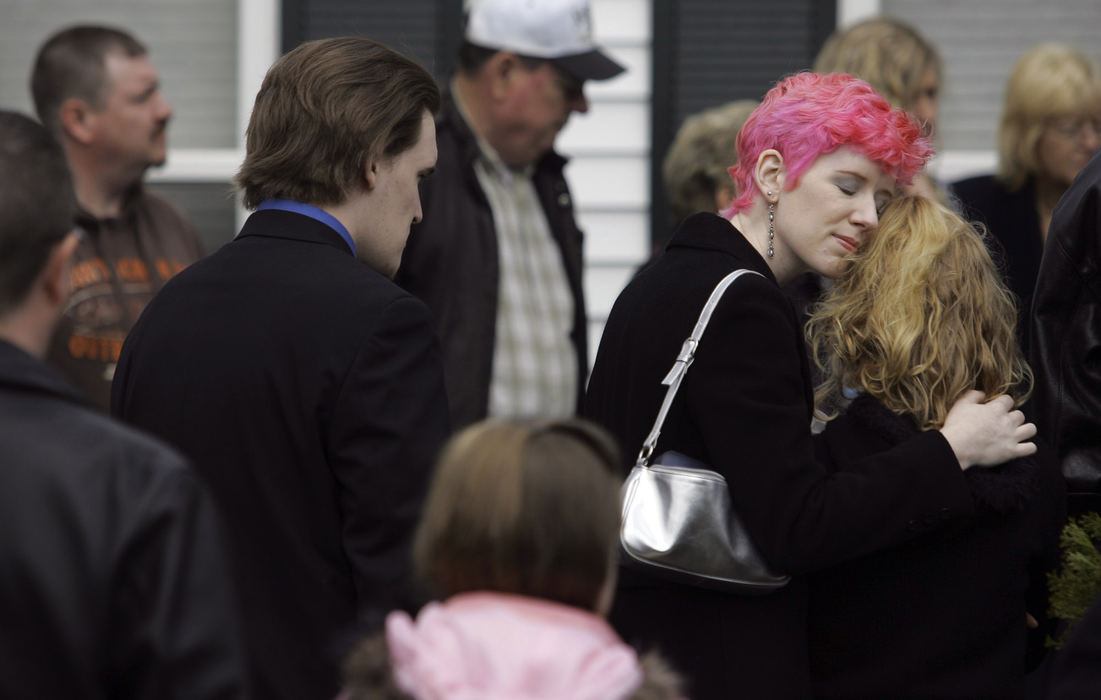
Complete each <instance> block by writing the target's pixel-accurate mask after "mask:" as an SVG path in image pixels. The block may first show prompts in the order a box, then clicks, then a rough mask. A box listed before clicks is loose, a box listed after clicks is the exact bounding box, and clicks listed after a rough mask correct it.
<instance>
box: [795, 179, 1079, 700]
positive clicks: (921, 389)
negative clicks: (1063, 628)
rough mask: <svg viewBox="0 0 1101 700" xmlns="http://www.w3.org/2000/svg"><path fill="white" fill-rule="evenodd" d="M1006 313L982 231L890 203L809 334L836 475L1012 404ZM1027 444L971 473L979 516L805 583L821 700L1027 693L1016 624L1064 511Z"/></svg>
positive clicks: (940, 210)
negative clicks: (1005, 399) (998, 402)
mask: <svg viewBox="0 0 1101 700" xmlns="http://www.w3.org/2000/svg"><path fill="white" fill-rule="evenodd" d="M1016 318H1017V313H1016V309H1015V307H1014V303H1013V299H1012V297H1011V296H1010V294H1009V292H1008V290H1006V288H1005V286H1004V285H1003V284H1002V282H1001V280H1000V277H999V275H998V272H997V270H996V269H995V267H994V264H993V262H992V261H991V259H990V256H989V254H988V253H987V251H986V247H985V245H984V243H983V240H982V237H981V235H980V234H979V232H978V231H976V230H975V229H974V228H972V226H971V225H970V224H968V223H967V222H966V221H964V220H963V219H962V218H961V217H959V216H958V215H957V214H956V213H954V212H953V211H951V210H950V209H948V208H947V207H944V206H942V205H940V204H939V203H936V202H934V201H932V200H930V199H928V198H925V197H920V196H906V197H901V198H898V199H895V200H894V201H892V202H891V203H890V204H889V205H887V208H886V209H885V210H884V212H883V215H882V217H881V219H880V223H879V228H878V230H877V231H876V235H875V236H873V237H871V239H870V241H869V242H868V244H867V245H866V247H865V248H864V249H862V250H861V251H860V253H859V254H858V255H857V256H856V257H855V258H854V260H853V263H852V265H851V266H850V267H849V269H848V270H847V271H846V272H845V273H844V274H843V275H841V276H840V277H838V278H837V279H836V280H835V284H834V286H833V287H832V288H831V289H830V291H829V292H827V293H826V296H825V297H824V299H823V301H822V302H821V304H820V305H819V306H818V307H817V308H816V310H815V312H814V314H813V315H812V317H811V321H810V322H809V324H808V326H807V335H808V338H809V339H810V342H811V346H812V349H813V352H814V354H815V357H817V358H818V359H819V363H820V365H821V368H822V370H823V373H824V376H825V381H824V382H823V384H822V385H821V386H819V388H818V390H817V392H816V399H817V402H818V405H819V406H820V407H823V408H824V409H825V410H826V413H827V414H829V413H835V412H836V408H837V407H838V406H843V405H845V404H846V403H847V404H848V405H847V406H846V407H845V408H844V411H843V413H842V414H841V415H840V416H839V417H836V419H835V420H831V421H830V422H829V423H828V424H827V427H826V429H825V431H824V432H823V433H822V434H821V435H820V436H818V438H817V445H816V447H817V451H818V454H819V457H820V458H821V459H822V461H823V462H824V463H825V464H827V465H829V467H830V469H831V470H832V471H833V472H834V473H838V474H839V473H841V472H844V471H845V469H846V467H845V466H844V465H848V464H854V463H857V462H859V461H860V460H862V459H864V458H867V457H868V456H871V455H874V454H876V453H880V452H885V451H887V450H890V449H892V448H894V447H896V446H897V445H899V444H901V443H903V442H905V441H906V440H908V439H910V438H912V437H913V436H916V435H918V434H920V432H921V431H924V430H935V429H937V428H939V427H941V426H942V425H944V421H945V419H946V417H947V416H948V412H949V409H950V407H951V406H952V404H953V402H955V401H956V400H957V399H959V397H961V396H964V395H965V394H967V393H968V392H970V391H972V390H975V389H979V390H981V391H983V392H985V393H987V394H989V395H995V394H1008V395H1009V396H1012V397H1013V399H1014V403H1015V404H1016V405H1018V406H1019V405H1021V403H1023V402H1024V400H1025V399H1026V398H1027V396H1028V393H1029V389H1030V385H1031V381H1032V375H1031V372H1030V370H1029V368H1028V365H1027V364H1026V363H1025V360H1024V358H1023V356H1022V355H1021V351H1020V349H1019V347H1018V344H1017V339H1016V334H1015V331H1014V326H1015V323H1016ZM850 399H851V403H848V401H849V400H850ZM827 417H828V416H827ZM1037 444H1038V446H1039V447H1040V449H1039V450H1038V451H1037V452H1036V453H1035V454H1033V455H1031V456H1028V457H1022V458H1018V459H1015V460H1012V461H1010V462H1007V463H1006V464H1004V465H1002V466H1000V467H998V468H996V469H991V470H983V471H976V470H971V471H968V472H967V473H966V474H965V475H964V478H965V480H966V482H967V486H968V489H969V490H970V492H971V496H972V500H973V502H974V504H975V512H974V514H973V515H972V517H970V518H967V519H964V520H961V521H959V522H956V523H953V524H952V525H950V526H949V527H947V528H944V529H942V530H938V531H934V532H930V533H925V534H922V535H920V536H917V537H914V538H913V539H911V540H909V541H906V542H904V543H902V544H899V545H897V546H895V547H892V548H890V549H886V550H883V551H881V552H877V553H874V554H869V555H865V556H863V557H859V558H857V559H853V560H851V561H847V562H844V563H842V564H839V565H837V566H834V567H832V568H830V569H827V570H824V571H820V572H818V573H816V574H815V575H813V576H812V577H811V579H810V591H811V595H810V649H811V673H812V678H813V680H814V684H815V696H816V697H823V698H835V697H836V698H853V697H891V698H898V697H941V698H948V697H999V698H1001V697H1019V696H1021V695H1022V694H1023V692H1024V674H1025V670H1026V634H1027V628H1026V619H1028V618H1027V614H1028V613H1031V614H1032V615H1033V616H1035V617H1036V618H1040V619H1041V620H1042V619H1043V617H1044V615H1045V614H1046V611H1047V604H1046V579H1045V572H1046V571H1047V570H1048V569H1049V568H1050V567H1051V565H1053V564H1054V563H1055V562H1056V546H1057V542H1058V536H1059V530H1060V528H1061V526H1062V523H1063V519H1064V514H1065V491H1064V487H1063V481H1062V478H1061V475H1060V473H1059V470H1058V467H1057V466H1056V463H1055V460H1054V456H1053V453H1052V451H1051V449H1050V448H1049V447H1048V446H1047V445H1046V444H1044V443H1042V442H1040V441H1037ZM1043 631H1044V630H1038V631H1036V632H1034V633H1033V636H1034V638H1033V640H1032V642H1033V644H1034V645H1035V646H1034V647H1033V649H1034V651H1038V650H1040V649H1041V648H1042V646H1041V643H1042V640H1043V634H1042V632H1043ZM1032 661H1033V662H1035V661H1038V659H1036V658H1033V659H1032Z"/></svg>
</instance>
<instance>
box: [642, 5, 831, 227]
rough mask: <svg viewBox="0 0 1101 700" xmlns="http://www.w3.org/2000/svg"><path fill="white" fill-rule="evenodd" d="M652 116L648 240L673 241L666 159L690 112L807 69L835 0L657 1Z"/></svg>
mask: <svg viewBox="0 0 1101 700" xmlns="http://www.w3.org/2000/svg"><path fill="white" fill-rule="evenodd" d="M653 2H654V7H653V9H654V23H653V26H654V52H653V75H654V96H653V99H654V117H653V134H652V138H653V141H652V144H651V145H652V150H651V153H652V154H653V158H652V162H651V179H650V187H651V192H650V193H651V200H650V201H651V202H652V206H651V209H650V226H651V237H652V239H653V242H654V244H655V245H658V246H661V245H664V244H665V242H666V241H667V240H668V239H669V236H670V235H671V234H672V231H670V230H669V223H668V217H669V215H668V207H667V206H666V203H665V194H664V186H663V184H662V181H661V162H662V160H663V159H664V158H665V152H666V150H667V149H668V147H669V144H670V142H671V141H672V139H673V136H674V134H676V131H677V129H678V128H679V127H680V125H681V123H682V122H683V121H684V119H685V118H686V117H688V116H689V115H691V114H693V113H695V112H697V111H699V110H701V109H706V108H708V107H714V106H717V105H720V104H723V103H724V102H729V101H730V100H737V99H746V98H750V99H760V98H761V97H762V96H763V95H764V93H765V92H767V91H768V89H769V88H770V87H772V85H773V84H775V83H776V81H777V80H779V79H780V78H781V77H783V76H784V75H787V74H789V73H792V72H795V71H798V70H804V69H808V68H810V66H811V65H812V64H813V63H814V57H815V55H816V54H817V53H818V49H819V47H820V46H821V45H822V42H823V41H825V39H826V37H828V36H829V35H830V33H831V32H832V31H833V30H834V27H835V25H836V12H837V3H836V2H835V1H834V0H829V1H821V2H820V1H818V0H769V1H768V2H760V0H756V1H754V0H653Z"/></svg>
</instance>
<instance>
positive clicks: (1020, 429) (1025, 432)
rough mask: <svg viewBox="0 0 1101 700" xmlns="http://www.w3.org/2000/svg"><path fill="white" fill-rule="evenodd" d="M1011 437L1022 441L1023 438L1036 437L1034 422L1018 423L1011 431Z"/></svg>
mask: <svg viewBox="0 0 1101 700" xmlns="http://www.w3.org/2000/svg"><path fill="white" fill-rule="evenodd" d="M1013 437H1015V438H1017V442H1024V441H1025V440H1028V439H1030V438H1034V437H1036V424H1035V423H1023V424H1021V425H1018V426H1017V428H1016V430H1014V431H1013Z"/></svg>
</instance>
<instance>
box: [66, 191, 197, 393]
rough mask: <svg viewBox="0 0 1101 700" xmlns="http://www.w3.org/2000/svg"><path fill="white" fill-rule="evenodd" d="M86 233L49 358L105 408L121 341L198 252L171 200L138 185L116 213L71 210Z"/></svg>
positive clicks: (193, 233)
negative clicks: (95, 215) (103, 214)
mask: <svg viewBox="0 0 1101 700" xmlns="http://www.w3.org/2000/svg"><path fill="white" fill-rule="evenodd" d="M77 225H79V226H80V227H81V228H82V229H83V230H84V232H85V235H84V238H83V240H81V242H80V245H79V246H78V247H77V251H76V254H75V255H74V257H73V266H72V272H71V275H70V278H71V284H70V287H69V292H70V295H69V301H68V305H67V307H66V309H65V313H64V314H63V316H62V318H61V321H60V322H59V323H58V326H57V329H56V330H55V331H54V335H53V339H52V340H51V342H50V350H49V355H48V360H49V361H50V363H51V364H53V365H54V366H55V367H57V368H58V369H60V370H61V371H62V372H63V373H64V374H65V376H66V377H68V379H69V381H70V382H72V383H73V385H74V386H76V388H77V389H79V390H80V391H81V392H82V393H83V394H84V395H85V396H87V397H88V399H89V400H90V401H91V402H92V403H93V404H95V405H97V406H99V407H100V408H102V409H103V410H104V411H108V410H110V406H111V379H112V378H113V377H114V374H115V364H116V363H117V362H118V358H119V352H120V351H121V350H122V341H123V340H125V339H126V334H127V333H129V332H130V329H131V328H132V327H133V325H134V322H135V321H137V320H138V316H140V315H141V312H142V310H143V309H144V308H145V305H146V304H148V303H149V300H150V299H152V298H153V295H154V294H156V293H157V291H158V290H159V289H160V288H161V286H163V285H164V283H165V282H166V281H168V279H169V278H170V277H172V276H173V275H175V274H176V273H177V272H179V271H180V270H182V269H184V268H185V267H187V266H188V265H190V264H191V263H193V262H195V261H196V260H198V259H199V258H200V257H202V254H203V249H202V243H201V241H200V239H199V234H198V231H196V229H195V227H194V226H193V225H192V224H191V222H189V221H188V220H187V219H185V218H184V217H183V215H182V214H181V213H180V212H179V211H178V210H177V209H176V208H175V207H173V206H172V205H171V204H169V203H168V202H166V201H165V200H164V199H162V198H160V197H158V196H157V195H155V194H152V193H151V192H147V191H146V190H145V189H143V188H140V187H139V188H137V189H136V190H135V191H134V192H133V193H132V195H130V197H129V198H128V199H127V201H126V203H125V205H124V206H123V210H122V213H121V215H120V216H119V217H118V218H113V219H96V218H93V217H92V216H91V215H89V214H88V213H87V212H84V211H81V212H80V213H79V214H78V215H77Z"/></svg>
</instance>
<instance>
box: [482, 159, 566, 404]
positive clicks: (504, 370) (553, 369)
mask: <svg viewBox="0 0 1101 700" xmlns="http://www.w3.org/2000/svg"><path fill="white" fill-rule="evenodd" d="M478 145H479V146H480V148H481V154H482V155H481V158H479V159H478V160H477V162H476V163H475V165H474V170H475V173H476V174H477V176H478V182H479V183H480V184H481V186H482V190H483V191H484V192H485V195H486V198H487V199H488V200H489V204H490V208H491V209H492V210H493V223H494V227H495V228H496V231H497V249H498V259H499V261H500V265H499V267H500V275H499V280H500V281H499V286H498V290H497V327H496V334H495V337H494V344H493V373H492V378H491V381H490V387H489V415H490V416H491V417H497V418H504V417H536V416H539V417H562V416H570V415H573V414H574V412H575V411H576V406H577V391H578V388H579V387H578V386H577V357H576V353H575V351H574V348H573V346H572V345H571V343H570V330H571V329H572V327H573V297H572V294H571V292H570V286H569V281H568V279H567V278H566V270H565V267H564V266H563V263H562V254H561V253H560V252H559V250H558V246H557V245H556V244H555V242H554V239H553V238H552V237H551V232H550V227H549V226H548V224H547V217H546V215H545V214H544V212H543V208H542V206H541V205H540V204H539V198H538V195H537V194H536V191H535V186H534V185H533V184H532V181H531V169H530V168H529V169H527V170H524V171H522V172H517V171H514V170H511V169H510V168H508V167H507V166H506V165H505V164H504V162H502V161H501V159H500V157H499V156H498V155H497V153H496V152H495V151H494V150H493V149H492V148H491V147H490V146H489V145H488V144H486V143H484V142H482V141H481V140H479V144H478Z"/></svg>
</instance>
